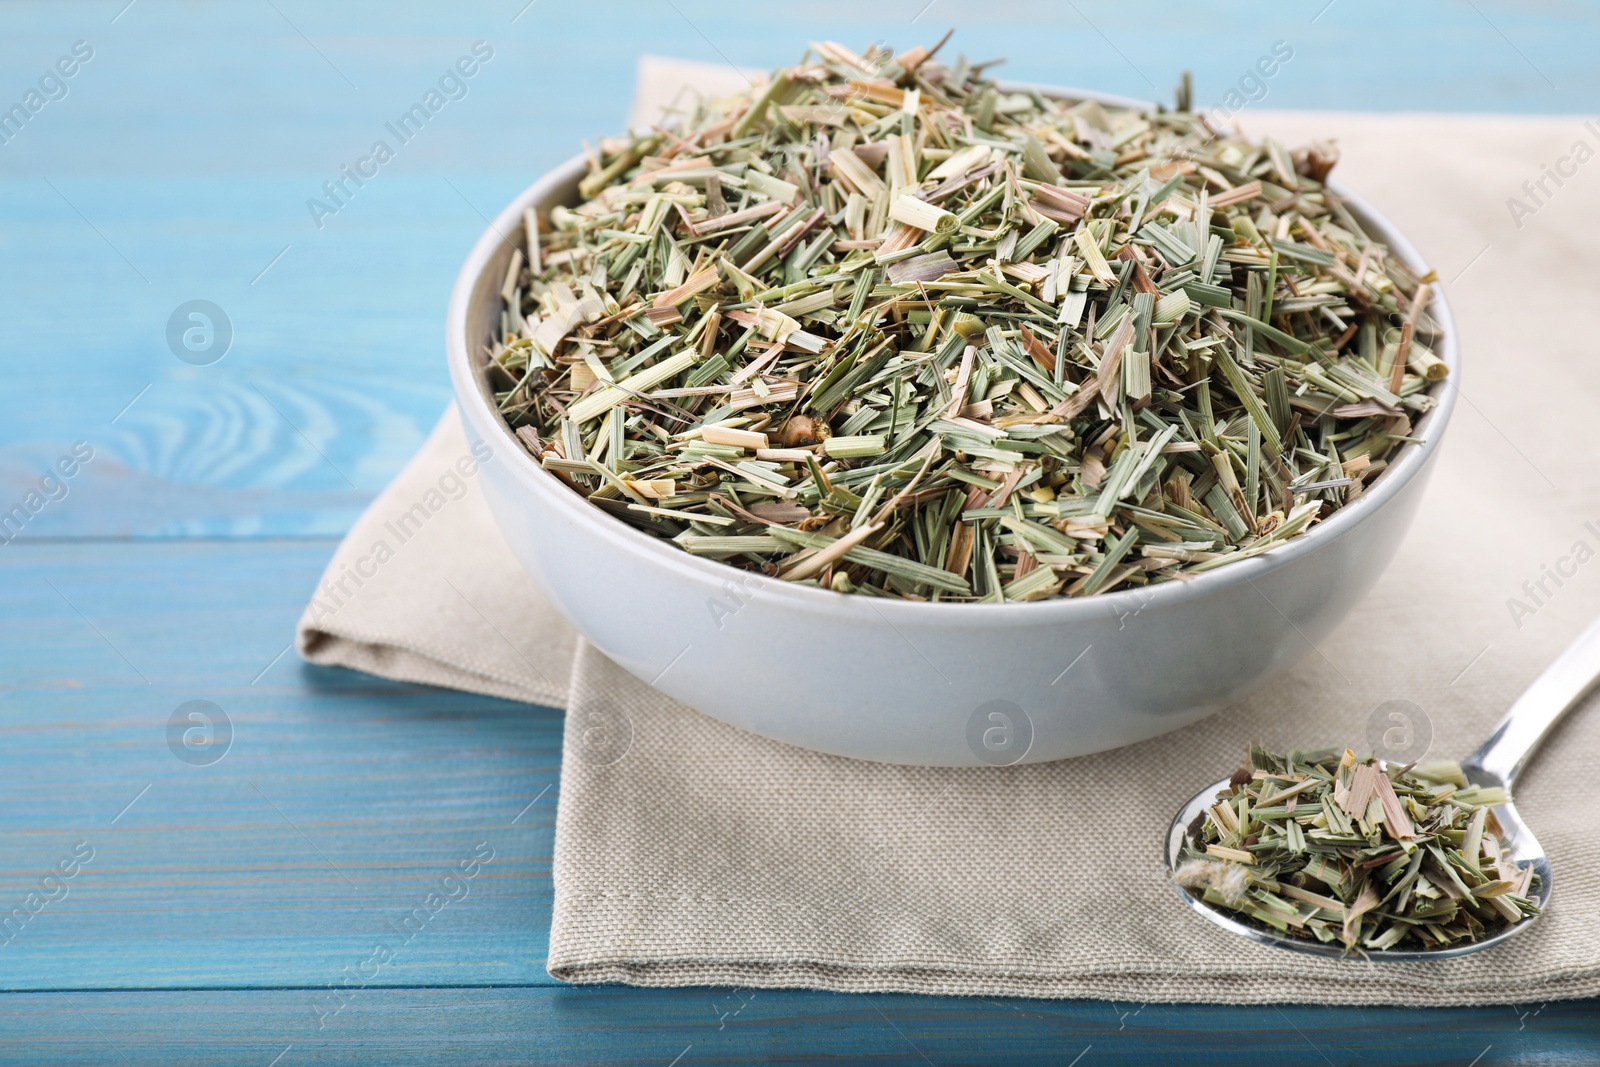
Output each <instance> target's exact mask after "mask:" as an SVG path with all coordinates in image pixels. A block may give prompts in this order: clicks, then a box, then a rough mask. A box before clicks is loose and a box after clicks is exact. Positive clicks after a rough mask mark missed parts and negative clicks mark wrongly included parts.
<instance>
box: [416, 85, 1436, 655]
mask: <svg viewBox="0 0 1600 1067" xmlns="http://www.w3.org/2000/svg"><path fill="white" fill-rule="evenodd" d="M1000 87H1001V88H1002V89H1005V90H1009V91H1029V90H1036V91H1039V92H1041V93H1044V94H1046V95H1049V96H1053V97H1058V98H1061V99H1065V100H1073V101H1080V102H1081V101H1091V100H1092V101H1096V102H1098V103H1102V104H1107V105H1111V106H1116V107H1131V108H1139V109H1142V110H1147V111H1153V110H1155V109H1156V105H1154V104H1152V103H1150V102H1149V101H1143V100H1137V99H1133V98H1130V97H1124V96H1117V95H1114V94H1109V93H1100V92H1095V91H1092V90H1084V89H1075V88H1070V87H1061V86H1052V85H1039V84H1035V83H1021V82H1002V83H1000ZM587 165H588V161H587V157H586V156H585V155H583V154H581V153H580V154H579V155H576V156H574V157H572V158H570V159H568V160H566V161H565V162H563V163H560V164H558V165H556V166H555V167H553V168H551V169H550V170H549V171H546V172H545V173H544V174H543V175H541V176H540V177H538V178H537V179H535V180H534V181H533V182H532V183H531V184H529V185H528V186H527V187H526V188H525V189H523V190H522V192H521V193H519V194H518V195H517V196H516V197H515V198H514V199H513V200H512V201H511V202H510V203H509V204H507V205H506V207H505V208H504V209H503V210H502V211H501V212H500V213H499V215H497V216H496V217H495V218H494V220H493V221H492V222H490V223H489V225H488V227H486V228H485V229H484V231H483V233H482V234H481V235H480V236H479V237H478V239H477V241H476V242H475V243H474V244H473V246H472V249H471V251H470V252H469V253H468V254H467V257H466V260H465V261H464V262H463V263H462V265H461V270H460V272H459V273H458V274H457V276H456V282H455V286H454V288H453V289H452V291H451V294H450V305H449V311H448V314H447V316H446V324H445V349H446V359H447V362H448V364H449V370H450V378H451V383H452V385H453V388H454V393H455V399H456V403H457V405H458V407H459V408H460V410H461V413H462V416H463V418H465V419H466V420H467V421H468V422H469V423H479V422H481V421H482V420H484V419H487V420H488V421H489V422H490V423H491V424H492V425H494V426H497V427H498V429H499V432H500V433H501V434H502V435H503V439H504V442H505V443H506V444H507V445H509V446H511V447H510V448H508V449H505V450H503V451H506V452H509V453H511V459H510V463H511V466H512V469H513V470H514V472H515V473H516V474H517V475H518V476H519V481H521V482H523V483H524V484H526V485H527V486H528V487H529V488H530V489H532V490H533V491H535V492H536V493H539V494H540V495H541V496H542V498H543V502H544V503H550V504H554V505H555V506H556V507H557V508H559V509H560V510H561V511H562V513H563V514H564V515H565V516H566V517H568V518H569V519H571V520H573V521H575V522H577V523H579V524H580V525H584V524H586V525H588V526H589V527H591V528H592V530H593V532H594V534H595V535H596V536H599V537H602V538H604V539H605V540H607V541H608V542H609V543H610V544H611V545H613V546H615V547H616V548H618V549H620V550H622V551H624V552H627V553H628V554H630V555H633V556H635V557H641V562H644V563H647V564H649V565H651V566H655V567H665V568H666V569H668V570H671V571H675V572H677V573H679V574H680V575H681V576H683V577H685V578H689V579H692V580H696V581H705V582H711V583H727V582H731V581H733V580H734V575H735V574H738V575H740V576H741V577H740V578H739V579H738V580H739V581H740V582H741V584H744V586H745V590H746V591H747V592H748V593H749V594H751V595H755V593H756V590H759V591H760V592H759V598H761V599H766V598H768V597H770V598H772V599H773V602H774V603H776V604H777V605H778V606H780V607H781V608H783V609H786V610H793V611H796V612H799V613H802V614H821V615H831V616H836V617H837V616H844V617H852V618H855V617H864V618H865V619H866V620H867V621H869V622H870V621H872V620H873V619H874V618H876V620H877V621H881V622H885V623H889V624H890V625H891V626H892V625H893V623H895V622H906V623H915V624H917V625H923V626H941V627H943V626H959V625H963V624H967V623H981V624H983V625H989V626H993V625H1001V626H1007V625H1016V626H1037V625H1041V624H1052V623H1069V622H1073V621H1086V620H1089V619H1093V618H1096V617H1100V618H1103V617H1104V616H1105V615H1106V614H1107V613H1108V612H1109V613H1110V614H1111V615H1112V616H1113V617H1121V616H1123V615H1124V613H1125V612H1124V610H1123V609H1124V608H1125V607H1126V606H1128V605H1136V607H1135V608H1134V611H1135V612H1143V611H1146V610H1150V609H1154V608H1158V607H1162V606H1166V605H1174V604H1179V603H1183V602H1186V601H1188V600H1192V599H1195V598H1198V597H1208V596H1210V595H1212V594H1213V593H1220V592H1222V591H1223V590H1226V589H1229V588H1231V587H1237V586H1239V585H1242V584H1244V583H1247V582H1248V583H1249V584H1251V585H1254V584H1255V579H1257V578H1260V577H1263V576H1265V575H1267V574H1269V573H1272V572H1274V571H1277V570H1279V569H1281V568H1283V567H1287V566H1290V565H1292V564H1293V563H1295V562H1296V561H1297V560H1300V559H1302V558H1304V557H1307V556H1310V555H1313V554H1315V553H1317V552H1319V551H1321V549H1322V548H1324V547H1325V546H1326V545H1328V544H1330V543H1331V542H1332V541H1334V540H1335V539H1337V538H1338V537H1339V536H1341V535H1342V534H1343V533H1344V532H1345V531H1347V530H1350V529H1353V528H1355V527H1356V526H1359V525H1360V524H1362V523H1364V522H1365V521H1367V519H1369V518H1370V517H1371V516H1372V515H1373V513H1375V512H1376V511H1377V510H1378V509H1380V508H1382V507H1383V506H1384V505H1385V504H1387V503H1388V502H1389V501H1391V500H1393V499H1394V498H1395V497H1396V496H1397V495H1399V493H1400V491H1401V490H1402V489H1404V488H1405V487H1406V486H1407V485H1408V484H1409V483H1410V482H1411V481H1412V479H1414V478H1415V477H1417V475H1418V474H1420V473H1421V472H1422V470H1423V468H1424V467H1425V466H1426V465H1427V463H1428V461H1429V460H1430V459H1431V458H1432V457H1433V454H1434V452H1435V451H1437V450H1438V447H1439V443H1440V440H1441V439H1442V438H1443V436H1444V432H1445V430H1446V428H1447V427H1448V425H1449V422H1450V417H1451V414H1452V413H1453V412H1454V410H1455V405H1456V396H1457V393H1458V392H1459V390H1460V380H1461V354H1460V345H1459V341H1458V333H1457V329H1456V322H1455V316H1454V315H1453V313H1452V311H1451V308H1450V301H1449V297H1448V296H1447V294H1446V293H1445V287H1444V285H1443V284H1442V283H1440V282H1435V283H1433V287H1432V290H1431V294H1430V300H1429V312H1430V314H1431V315H1432V316H1433V318H1434V320H1435V321H1436V322H1438V324H1439V327H1440V329H1441V330H1442V331H1443V334H1444V339H1443V342H1442V344H1440V346H1439V349H1438V351H1437V355H1438V356H1439V357H1440V358H1441V359H1442V360H1443V361H1444V363H1445V365H1446V366H1447V367H1448V368H1449V372H1450V373H1449V375H1448V376H1447V377H1446V378H1445V380H1444V381H1443V382H1441V383H1439V384H1438V385H1437V386H1435V387H1434V389H1433V392H1432V394H1431V395H1432V396H1433V397H1434V399H1435V401H1436V404H1435V406H1434V408H1433V410H1432V411H1430V412H1428V413H1427V414H1426V415H1425V416H1424V417H1423V420H1422V422H1421V424H1420V425H1419V426H1418V427H1417V429H1419V430H1422V431H1423V432H1424V433H1425V435H1426V436H1425V437H1424V438H1423V440H1422V441H1421V442H1420V443H1406V444H1403V445H1402V446H1401V449H1400V451H1399V453H1398V454H1397V455H1396V456H1395V458H1394V459H1393V460H1391V461H1390V463H1389V465H1388V467H1387V468H1386V469H1385V470H1384V471H1383V472H1382V473H1381V474H1380V475H1379V477H1378V478H1377V480H1376V481H1375V482H1374V483H1373V484H1372V487H1371V488H1370V489H1368V490H1367V491H1366V492H1364V493H1363V494H1362V495H1361V497H1360V498H1359V499H1357V500H1356V501H1355V502H1354V503H1351V504H1347V505H1345V506H1344V507H1341V508H1339V509H1338V510H1337V511H1335V512H1334V513H1333V514H1332V515H1331V516H1329V517H1328V518H1326V519H1323V520H1322V521H1321V522H1319V523H1317V524H1316V525H1315V526H1313V527H1312V528H1311V529H1309V530H1307V531H1306V532H1304V533H1302V534H1299V535H1297V536H1295V537H1293V538H1290V539H1289V540H1287V541H1285V542H1284V543H1283V544H1281V545H1277V546H1275V547H1273V548H1271V549H1269V550H1267V551H1266V552H1263V553H1261V554H1260V555H1258V556H1252V557H1250V558H1248V559H1242V560H1239V561H1238V562H1236V563H1230V564H1228V565H1226V566H1223V567H1218V568H1217V569H1216V570H1214V571H1209V572H1207V573H1204V574H1199V575H1195V576H1194V577H1192V578H1187V579H1175V580H1170V581H1165V582H1158V583H1155V584H1153V585H1149V586H1144V587H1141V588H1138V589H1123V590H1118V591H1116V592H1111V593H1103V594H1100V595H1097V596H1093V597H1051V598H1047V599H1043V600H1034V601H1024V602H1020V603H1019V602H1005V603H1000V604H990V603H970V602H961V603H948V602H928V601H913V600H905V599H902V598H899V597H894V598H889V597H867V596H849V595H845V594H841V593H835V592H833V591H832V590H830V589H822V588H820V587H813V586H806V585H796V584H794V583H792V582H786V581H783V580H782V579H779V578H772V577H769V576H767V575H764V574H761V573H759V572H755V571H743V570H739V569H738V568H735V567H730V566H728V565H727V564H725V563H722V562H721V561H719V560H713V559H707V558H703V557H700V556H694V555H691V554H689V553H687V552H685V551H683V550H682V549H680V548H674V547H672V546H671V545H670V544H668V543H667V542H666V541H664V540H663V539H661V538H659V537H652V536H651V535H649V534H647V533H644V532H643V531H641V530H636V529H634V528H633V527H632V526H629V525H628V524H627V523H625V522H622V521H620V520H619V519H617V518H615V517H614V516H611V515H608V514H606V513H605V512H603V511H602V510H600V509H599V508H597V507H595V506H594V505H592V504H590V503H589V502H588V501H587V500H585V499H583V498H582V497H580V496H578V495H577V494H576V493H574V492H573V491H572V490H571V489H569V488H567V487H566V486H564V485H562V484H561V483H560V482H559V481H557V479H556V478H555V476H554V475H552V474H551V473H550V472H549V471H547V470H545V469H544V468H543V467H541V466H540V465H539V464H538V463H537V462H535V460H534V458H533V457H532V456H531V455H529V454H528V451H527V449H525V448H523V447H522V445H521V443H520V442H518V441H517V439H516V436H515V435H514V434H513V433H512V431H511V429H510V427H509V426H508V425H507V424H506V421H505V420H504V419H503V418H501V416H500V413H499V411H498V410H496V409H495V408H494V406H493V404H492V403H491V402H490V395H489V393H488V392H487V390H486V386H485V383H484V381H483V375H482V368H481V367H479V366H477V365H476V364H475V363H474V361H473V360H472V358H471V352H472V347H471V346H470V345H469V344H468V339H467V329H468V312H469V310H470V308H471V304H472V294H473V291H474V289H476V288H477V286H478V284H479V279H480V278H481V276H482V275H483V273H484V271H485V269H486V268H487V267H488V265H489V263H490V262H491V261H492V260H493V259H494V257H495V256H496V255H497V254H498V253H499V251H500V249H501V248H502V247H504V246H506V245H513V246H514V245H515V242H514V241H513V239H512V238H511V237H509V236H507V235H508V234H514V233H517V232H519V231H520V230H521V227H522V213H523V210H524V209H525V208H527V207H529V206H530V205H532V204H534V203H537V202H538V201H540V200H542V199H544V198H545V197H546V196H548V195H549V194H550V193H551V192H552V191H554V190H555V189H558V188H560V187H561V186H562V185H564V184H569V183H572V182H574V181H575V180H576V179H577V178H579V177H580V176H581V175H582V174H583V173H584V172H585V171H586V169H587ZM1326 186H1327V188H1329V189H1330V190H1332V191H1333V192H1334V193H1335V194H1337V195H1338V196H1339V197H1340V199H1341V200H1343V201H1344V203H1345V205H1346V206H1347V207H1348V208H1350V210H1351V212H1352V213H1353V214H1354V215H1355V216H1356V217H1357V218H1358V219H1359V220H1360V221H1361V222H1362V223H1363V224H1364V225H1365V226H1366V227H1367V228H1368V230H1369V232H1370V233H1371V234H1372V236H1374V237H1376V238H1377V239H1379V240H1381V241H1383V242H1384V243H1385V244H1386V245H1388V247H1389V248H1390V250H1391V251H1393V252H1394V253H1395V254H1396V255H1398V256H1399V257H1400V258H1401V260H1402V261H1403V262H1404V263H1405V264H1406V265H1407V266H1408V267H1410V268H1411V269H1412V270H1413V271H1415V272H1416V273H1417V275H1418V276H1419V277H1421V276H1424V275H1426V274H1428V273H1429V272H1430V268H1429V267H1428V265H1427V261H1426V260H1425V259H1424V258H1423V256H1422V254H1421V253H1420V252H1419V251H1418V250H1417V249H1416V247H1415V246H1414V245H1412V243H1411V241H1410V240H1409V239H1408V238H1407V237H1406V236H1405V234H1404V233H1402V232H1401V231H1400V229H1399V228H1398V227H1396V226H1395V225H1394V224H1393V223H1392V222H1390V221H1389V219H1388V218H1387V217H1386V216H1384V215H1383V214H1382V213H1381V212H1379V211H1378V210H1377V209H1376V208H1374V207H1373V206H1372V205H1371V204H1370V203H1368V202H1367V200H1366V199H1365V198H1363V197H1362V196H1360V195H1359V194H1357V193H1354V192H1352V191H1351V190H1350V189H1349V188H1348V187H1346V186H1345V185H1344V183H1343V182H1341V181H1339V180H1338V179H1332V178H1331V179H1330V180H1329V181H1328V182H1327V183H1326ZM751 582H754V583H756V585H755V586H754V588H752V587H751V586H750V585H749V584H748V583H751ZM1258 592H1259V590H1258Z"/></svg>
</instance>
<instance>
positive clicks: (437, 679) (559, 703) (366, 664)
mask: <svg viewBox="0 0 1600 1067" xmlns="http://www.w3.org/2000/svg"><path fill="white" fill-rule="evenodd" d="M295 647H296V651H298V652H299V654H300V657H301V658H302V659H304V660H306V661H307V662H309V663H315V664H317V665H318V666H322V667H342V668H345V669H346V670H354V671H361V672H363V673H365V674H375V675H379V676H380V677H383V678H388V679H392V680H394V681H397V682H411V683H414V684H418V685H429V686H434V687H436V688H442V689H458V690H463V691H466V692H470V693H482V694H483V695H485V696H494V697H501V698H503V699H505V700H515V701H517V702H519V703H523V704H537V705H539V706H541V707H547V708H555V709H556V710H558V711H559V710H562V709H564V708H565V707H566V703H567V694H566V692H565V691H564V690H557V689H555V688H554V687H550V688H545V687H534V686H525V685H519V684H517V683H515V682H509V681H506V680H504V679H501V678H495V677H492V676H490V675H487V674H481V673H479V672H477V671H468V670H463V669H462V668H460V667H458V666H456V665H455V664H452V663H447V662H445V661H444V660H440V659H436V658H434V657H432V656H429V655H428V654H427V653H425V652H419V651H417V650H416V649H411V648H405V647H402V646H398V645H396V644H395V643H394V642H393V641H392V639H384V640H382V641H362V640H359V639H356V638H352V637H351V636H350V635H348V634H336V633H332V632H330V631H328V630H323V629H319V628H317V627H315V626H310V625H306V624H305V623H303V622H302V624H301V626H300V628H299V630H298V632H297V633H296V635H295Z"/></svg>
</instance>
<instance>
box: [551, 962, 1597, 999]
mask: <svg viewBox="0 0 1600 1067" xmlns="http://www.w3.org/2000/svg"><path fill="white" fill-rule="evenodd" d="M548 970H549V973H550V976H551V977H552V978H555V979H557V980H558V981H562V982H566V983H568V984H570V985H604V984H623V985H632V986H647V987H651V988H673V987H681V986H737V987H743V988H749V989H823V990H827V991H829V992H835V993H917V994H924V995H932V996H1000V997H1026V998H1029V999H1034V1000H1085V999H1086V1000H1117V1001H1134V1002H1148V1003H1160V1004H1182V1003H1188V1004H1193V1003H1208V1004H1240V1003H1250V1004H1308V1003H1316V1004H1336V1005H1351V1006H1356V1005H1365V1006H1388V1007H1406V1008H1443V1007H1472V1006H1478V1005H1501V1004H1522V1003H1528V1002H1530V1001H1548V1000H1578V999H1582V998H1584V997H1592V996H1595V995H1596V994H1597V993H1600V974H1594V973H1589V974H1584V975H1581V976H1562V977H1559V978H1552V979H1550V980H1542V981H1538V982H1531V983H1529V982H1519V983H1516V984H1514V985H1509V986H1497V987H1495V988H1492V989H1465V988H1458V989H1438V988H1430V989H1427V990H1418V989H1410V990H1404V989H1396V988H1395V986H1394V984H1393V983H1392V982H1389V981H1378V980H1375V981H1373V982H1371V983H1368V984H1356V985H1352V984H1350V983H1349V982H1346V981H1343V980H1337V981H1323V980H1319V979H1315V978H1306V977H1299V978H1293V979H1286V978H1283V977H1281V976H1271V975H1256V974H1228V973H1222V974H1214V973H1210V974H1205V975H1176V974H1156V973H1147V972H1145V973H1132V972H1105V973H1101V974H1085V975H1073V976H1030V975H999V974H983V973H981V972H974V971H967V970H953V969H941V968H922V967H917V968H883V967H873V966H863V967H859V968H856V967H848V966H841V965H838V964H833V963H821V962H816V961H805V960H797V961H791V962H785V963H751V962H739V961H716V960H709V961H683V960H672V961H663V962H658V963H644V962H627V963H624V962H609V963H588V964H571V965H565V966H550V967H549V968H548ZM1380 973H1381V972H1380Z"/></svg>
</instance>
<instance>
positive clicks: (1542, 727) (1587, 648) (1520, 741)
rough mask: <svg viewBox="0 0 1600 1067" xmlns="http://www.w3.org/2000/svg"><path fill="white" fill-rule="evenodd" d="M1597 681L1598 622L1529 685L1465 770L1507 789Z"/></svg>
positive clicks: (1599, 668)
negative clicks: (1492, 779) (1471, 769)
mask: <svg viewBox="0 0 1600 1067" xmlns="http://www.w3.org/2000/svg"><path fill="white" fill-rule="evenodd" d="M1597 681H1600V621H1597V622H1594V623H1591V624H1590V625H1589V628H1588V629H1587V630H1585V631H1583V635H1582V636H1581V637H1579V638H1578V639H1577V640H1576V641H1574V642H1573V643H1572V644H1571V645H1569V646H1568V647H1567V650H1566V651H1565V652H1563V653H1561V655H1560V656H1559V657H1557V659H1556V661H1555V662H1554V663H1552V664H1550V666H1548V667H1546V668H1545V671H1544V673H1543V674H1541V675H1539V677H1538V678H1536V679H1535V680H1534V683H1533V684H1532V685H1530V686H1528V688H1527V691H1526V692H1524V693H1523V694H1522V695H1521V696H1520V697H1518V698H1517V702H1516V703H1515V704H1513V705H1511V710H1510V711H1508V712H1506V717H1505V718H1504V719H1501V720H1500V725H1499V726H1497V727H1495V730H1494V733H1492V734H1490V735H1489V740H1487V741H1485V742H1484V743H1483V747H1482V748H1480V749H1478V751H1476V752H1474V753H1473V754H1472V755H1471V756H1468V757H1467V759H1466V760H1465V761H1464V765H1465V766H1468V767H1479V768H1482V769H1483V770H1484V771H1487V772H1488V773H1489V774H1490V775H1491V776H1493V777H1495V778H1498V779H1499V780H1500V781H1501V782H1503V783H1505V785H1507V786H1510V785H1511V783H1512V782H1513V781H1514V780H1515V779H1516V777H1517V774H1518V773H1519V772H1520V771H1521V770H1522V767H1523V765H1524V764H1526V763H1527V762H1528V757H1529V756H1532V755H1533V752H1534V749H1536V748H1538V747H1539V742H1541V741H1543V740H1544V738H1545V735H1546V734H1548V733H1549V732H1550V730H1551V728H1552V727H1554V726H1555V724H1556V723H1557V722H1559V721H1560V719H1561V716H1563V715H1565V714H1566V713H1567V711H1568V710H1569V709H1571V708H1572V706H1573V705H1575V704H1577V703H1578V701H1579V700H1581V699H1582V698H1583V696H1584V694H1585V693H1587V692H1589V690H1590V689H1592V688H1593V687H1594V684H1595V683H1596V682H1597Z"/></svg>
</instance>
